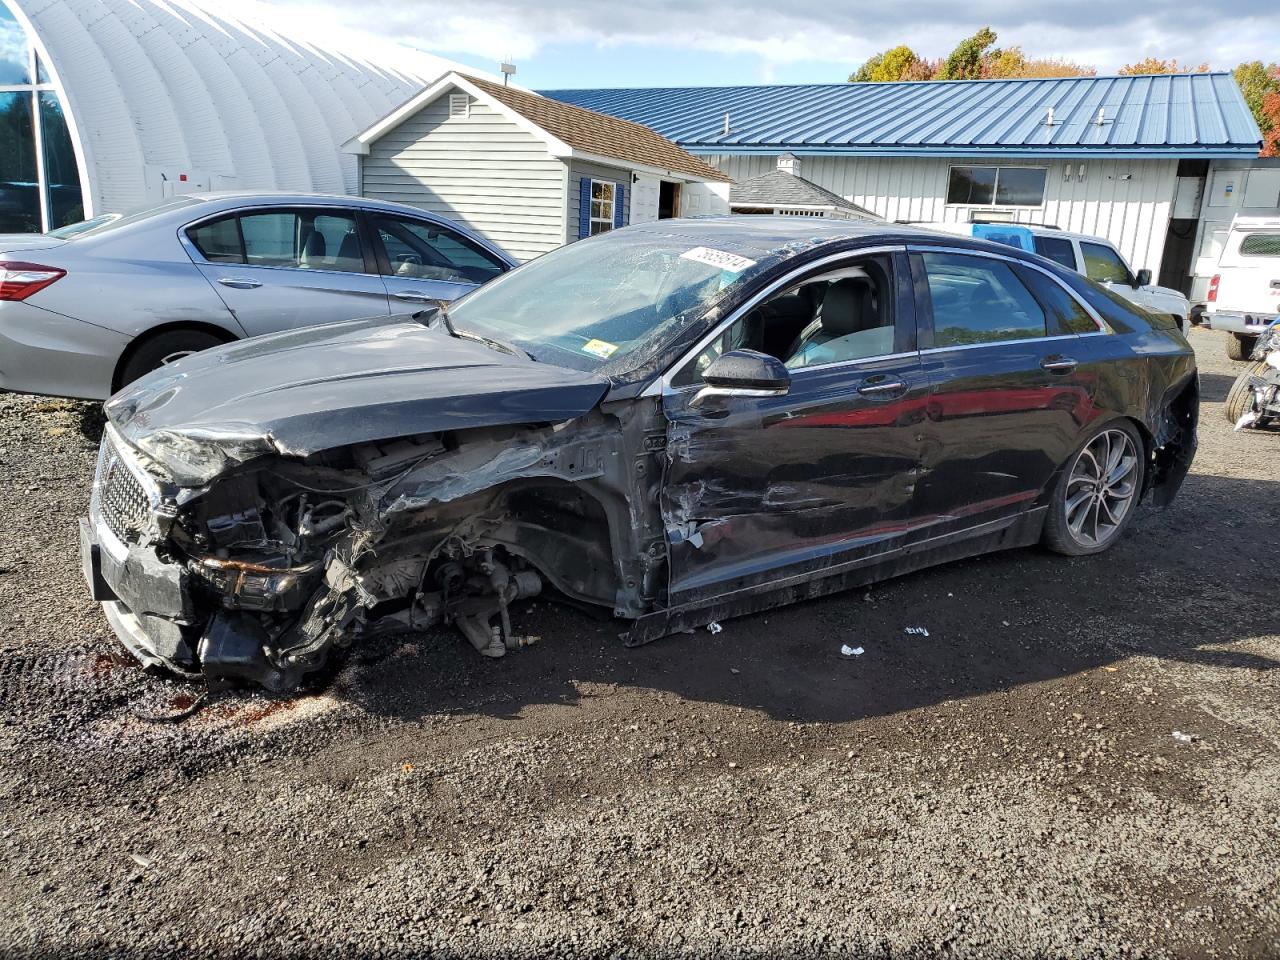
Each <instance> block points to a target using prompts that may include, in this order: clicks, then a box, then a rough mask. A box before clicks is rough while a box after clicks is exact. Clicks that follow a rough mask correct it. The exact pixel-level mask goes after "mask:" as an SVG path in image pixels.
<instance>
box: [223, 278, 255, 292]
mask: <svg viewBox="0 0 1280 960" xmlns="http://www.w3.org/2000/svg"><path fill="white" fill-rule="evenodd" d="M218 282H219V283H220V284H222V285H223V286H224V287H233V288H234V289H236V290H256V289H257V288H258V287H260V286H262V281H261V280H250V279H249V278H248V277H219V278H218Z"/></svg>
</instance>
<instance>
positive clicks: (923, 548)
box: [623, 507, 1047, 647]
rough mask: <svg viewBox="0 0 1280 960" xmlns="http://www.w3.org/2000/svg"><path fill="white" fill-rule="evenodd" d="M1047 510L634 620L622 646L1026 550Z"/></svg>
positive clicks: (1034, 510)
mask: <svg viewBox="0 0 1280 960" xmlns="http://www.w3.org/2000/svg"><path fill="white" fill-rule="evenodd" d="M1046 510H1047V507H1034V508H1032V509H1030V510H1027V511H1024V512H1022V513H1019V514H1016V515H1014V516H1011V517H1001V518H999V519H997V520H989V521H987V522H986V523H981V524H978V525H976V526H973V527H967V528H965V529H964V530H956V531H953V532H951V533H946V534H942V535H940V536H937V537H931V538H929V539H927V540H921V541H919V542H917V543H912V544H908V545H906V546H903V547H899V548H895V549H893V550H888V551H885V552H884V553H878V554H875V555H873V556H870V557H859V558H857V559H856V560H847V561H845V562H843V563H837V564H834V565H832V566H829V567H824V568H822V569H819V570H813V571H810V572H808V573H802V574H795V575H793V576H788V577H783V578H781V579H778V580H772V581H769V582H768V583H762V584H757V585H755V586H751V587H742V588H741V589H738V590H734V591H732V592H730V593H726V594H716V595H713V596H707V597H702V598H698V599H694V600H690V601H688V602H685V603H677V604H676V605H675V606H670V607H667V608H666V609H664V610H658V611H655V612H654V613H650V614H646V615H645V616H643V617H639V618H638V619H636V621H635V622H634V624H633V625H632V627H631V629H630V630H629V631H628V632H627V633H625V634H623V640H624V642H625V643H626V645H627V646H628V647H638V646H642V645H644V644H646V643H650V642H652V641H654V640H658V639H660V638H662V637H665V636H668V635H669V634H673V633H687V632H690V631H692V630H694V629H696V628H697V627H701V626H704V625H706V624H708V623H711V622H712V621H718V620H728V619H730V618H732V617H740V616H744V615H746V614H749V613H758V612H760V611H762V610H770V609H773V608H774V607H780V606H784V605H786V604H789V603H796V602H798V601H801V600H809V599H813V598H815V597H822V596H826V595H828V594H832V593H839V592H841V591H843V590H849V589H852V588H854V587H860V586H865V585H867V584H870V583H875V582H877V581H880V580H888V579H890V578H892V577H897V576H901V575H902V574H904V573H912V572H914V571H916V570H921V569H923V568H925V567H931V566H935V565H936V564H940V563H949V562H951V561H953V560H962V559H964V558H966V557H973V556H978V555H979V554H983V553H989V552H991V551H993V550H1006V549H1012V548H1015V547H1026V546H1031V545H1032V544H1034V543H1037V542H1039V540H1040V532H1041V529H1042V527H1043V525H1044V518H1045V512H1046Z"/></svg>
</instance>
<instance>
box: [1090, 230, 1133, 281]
mask: <svg viewBox="0 0 1280 960" xmlns="http://www.w3.org/2000/svg"><path fill="white" fill-rule="evenodd" d="M1080 255H1081V256H1082V257H1084V275H1085V276H1086V277H1088V278H1089V279H1090V280H1093V281H1095V282H1097V283H1130V282H1132V279H1133V278H1132V277H1131V276H1130V275H1129V268H1128V266H1126V265H1125V262H1124V260H1122V259H1121V257H1120V254H1118V253H1116V251H1115V250H1113V249H1111V248H1110V247H1108V246H1105V245H1103V244H1101V243H1088V242H1087V241H1084V240H1081V241H1080Z"/></svg>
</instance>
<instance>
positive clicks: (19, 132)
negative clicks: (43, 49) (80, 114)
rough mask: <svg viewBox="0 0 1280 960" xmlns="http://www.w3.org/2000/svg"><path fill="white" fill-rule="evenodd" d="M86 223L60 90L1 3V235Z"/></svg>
mask: <svg viewBox="0 0 1280 960" xmlns="http://www.w3.org/2000/svg"><path fill="white" fill-rule="evenodd" d="M83 219H84V200H83V197H82V196H81V192H80V172H79V169H78V167H77V165H76V159H75V150H74V149H73V147H72V145H71V133H70V130H69V128H68V126H67V120H66V117H65V116H64V115H63V109H62V101H61V99H60V96H59V93H58V89H57V87H56V86H54V84H53V83H51V82H50V78H49V75H48V72H47V71H46V70H45V68H44V64H42V63H40V61H39V57H38V56H37V55H36V52H35V49H34V48H33V46H32V45H31V43H30V42H28V38H27V36H26V33H25V32H24V31H23V29H22V26H21V24H19V23H18V20H17V18H16V17H15V16H14V15H13V13H12V11H11V10H10V9H9V8H8V7H7V6H6V5H5V3H4V0H0V233H40V232H43V231H48V230H52V229H55V228H56V227H63V226H66V225H67V224H69V223H76V222H78V221H80V220H83Z"/></svg>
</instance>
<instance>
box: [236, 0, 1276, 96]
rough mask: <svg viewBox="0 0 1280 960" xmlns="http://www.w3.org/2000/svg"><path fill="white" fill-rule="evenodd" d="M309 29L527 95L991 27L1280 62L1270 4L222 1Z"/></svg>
mask: <svg viewBox="0 0 1280 960" xmlns="http://www.w3.org/2000/svg"><path fill="white" fill-rule="evenodd" d="M219 6H220V7H221V8H222V9H224V10H226V11H227V12H234V13H237V14H239V13H242V12H243V13H246V14H252V15H254V16H255V18H257V19H266V20H267V21H268V22H272V21H275V20H277V19H282V20H283V21H284V22H288V23H290V24H291V29H292V30H297V29H298V24H299V22H304V23H305V24H306V27H307V29H308V30H309V31H310V32H311V33H313V34H315V35H317V39H327V38H330V37H332V38H338V37H343V36H349V34H350V31H356V30H358V31H366V32H371V33H374V34H377V35H378V36H379V37H381V38H383V39H392V40H396V41H398V42H402V43H407V44H410V45H413V46H415V47H418V48H420V49H422V50H425V51H429V52H431V53H435V54H438V55H440V56H443V57H447V58H450V59H452V60H457V61H460V62H462V63H466V64H469V65H472V66H475V67H480V68H483V69H486V70H489V71H496V64H497V62H498V61H499V60H500V59H502V58H504V57H511V58H513V59H514V60H515V62H516V64H517V65H518V67H519V75H518V78H517V79H518V81H519V82H520V83H521V84H522V85H524V86H527V87H531V88H534V89H538V88H544V89H545V88H552V87H582V86H656V85H693V84H731V83H770V82H779V83H815V82H817V83H821V82H839V81H842V80H844V79H845V78H846V77H847V76H848V75H849V73H850V72H852V71H853V70H854V69H856V68H857V66H858V65H859V64H860V63H861V62H862V61H863V60H864V59H866V57H868V56H869V55H871V54H872V53H875V52H876V51H878V50H883V49H885V48H886V47H891V46H895V45H897V44H899V43H907V44H908V45H910V46H911V47H912V48H913V49H914V50H915V51H916V53H917V54H919V55H921V56H925V57H940V56H945V55H946V54H947V53H948V52H949V51H950V50H951V48H952V47H953V46H954V45H955V43H956V42H957V41H958V40H959V39H961V38H962V37H964V36H967V35H969V34H971V33H973V32H974V31H975V30H976V29H978V28H979V27H981V26H983V25H990V26H991V27H992V28H993V29H994V30H995V31H996V32H997V33H998V34H999V37H1000V45H1001V46H1011V45H1017V46H1020V47H1022V49H1023V50H1024V51H1025V52H1026V53H1027V54H1028V55H1030V56H1036V57H1048V56H1054V57H1065V58H1067V59H1070V60H1076V61H1079V62H1081V63H1088V64H1092V65H1095V66H1096V67H1098V69H1099V71H1100V72H1102V73H1108V72H1114V71H1115V70H1116V69H1117V68H1119V67H1121V66H1122V65H1124V64H1126V63H1129V62H1132V61H1134V60H1139V59H1141V58H1142V57H1145V56H1148V55H1151V56H1157V57H1163V58H1168V57H1176V58H1178V60H1180V61H1183V62H1187V63H1192V64H1198V63H1201V62H1204V61H1208V62H1209V63H1210V65H1211V66H1213V67H1214V68H1217V69H1224V68H1230V67H1233V66H1235V65H1236V64H1237V63H1239V62H1240V61H1242V60H1253V59H1263V60H1277V59H1280V41H1277V38H1280V2H1277V0H1215V2H1209V0H1184V2H1153V3H1141V2H1127V3H1125V2H1116V0H1061V2H1050V3H1046V2H1034V3H1029V2H1017V0H970V2H965V3H957V2H954V0H912V2H910V3H903V2H896V0H881V2H876V3H849V2H841V0H787V2H785V3H779V2H777V0H735V2H728V0H625V2H612V3H600V2H594V0H553V2H538V0H524V2H511V0H466V2H465V3H458V2H441V0H359V2H358V3H357V2H353V0H225V3H224V4H220V5H219Z"/></svg>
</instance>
